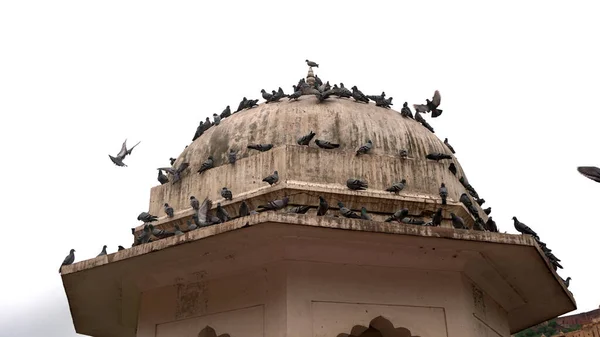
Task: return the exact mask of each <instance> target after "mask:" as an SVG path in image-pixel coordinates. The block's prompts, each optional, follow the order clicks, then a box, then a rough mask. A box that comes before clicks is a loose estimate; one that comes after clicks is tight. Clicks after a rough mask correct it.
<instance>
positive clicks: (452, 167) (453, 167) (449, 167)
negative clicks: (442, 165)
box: [448, 163, 456, 175]
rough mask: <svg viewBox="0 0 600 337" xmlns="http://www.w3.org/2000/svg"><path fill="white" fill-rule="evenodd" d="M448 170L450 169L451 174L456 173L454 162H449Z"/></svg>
mask: <svg viewBox="0 0 600 337" xmlns="http://www.w3.org/2000/svg"><path fill="white" fill-rule="evenodd" d="M448 170H450V172H451V173H452V174H454V175H456V165H454V163H450V166H448Z"/></svg>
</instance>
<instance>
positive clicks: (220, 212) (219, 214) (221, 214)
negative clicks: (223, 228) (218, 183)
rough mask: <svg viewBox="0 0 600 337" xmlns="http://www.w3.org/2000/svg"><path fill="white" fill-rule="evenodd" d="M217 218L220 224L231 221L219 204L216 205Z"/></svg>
mask: <svg viewBox="0 0 600 337" xmlns="http://www.w3.org/2000/svg"><path fill="white" fill-rule="evenodd" d="M217 217H218V218H219V219H220V220H221V221H222V222H227V221H229V219H231V217H230V216H229V213H227V211H226V210H225V208H223V207H222V206H221V203H220V202H218V203H217Z"/></svg>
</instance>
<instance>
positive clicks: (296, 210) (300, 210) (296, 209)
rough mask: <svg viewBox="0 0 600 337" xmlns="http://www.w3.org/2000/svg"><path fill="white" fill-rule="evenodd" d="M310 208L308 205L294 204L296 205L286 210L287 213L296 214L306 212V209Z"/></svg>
mask: <svg viewBox="0 0 600 337" xmlns="http://www.w3.org/2000/svg"><path fill="white" fill-rule="evenodd" d="M309 209H310V206H304V205H301V206H296V207H292V208H290V209H289V210H288V213H296V214H306V212H308V210H309Z"/></svg>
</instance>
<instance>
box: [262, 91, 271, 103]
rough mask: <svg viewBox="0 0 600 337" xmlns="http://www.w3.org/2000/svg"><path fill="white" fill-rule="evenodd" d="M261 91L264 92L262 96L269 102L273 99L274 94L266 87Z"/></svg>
mask: <svg viewBox="0 0 600 337" xmlns="http://www.w3.org/2000/svg"><path fill="white" fill-rule="evenodd" d="M260 92H261V93H262V98H264V99H265V101H267V103H269V102H270V101H271V99H273V94H269V93H268V92H267V91H266V90H265V89H261V90H260Z"/></svg>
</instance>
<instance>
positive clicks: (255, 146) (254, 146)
mask: <svg viewBox="0 0 600 337" xmlns="http://www.w3.org/2000/svg"><path fill="white" fill-rule="evenodd" d="M247 147H248V148H249V149H252V150H257V151H260V152H265V151H269V150H270V149H272V148H273V144H250V145H248V146H247Z"/></svg>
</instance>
